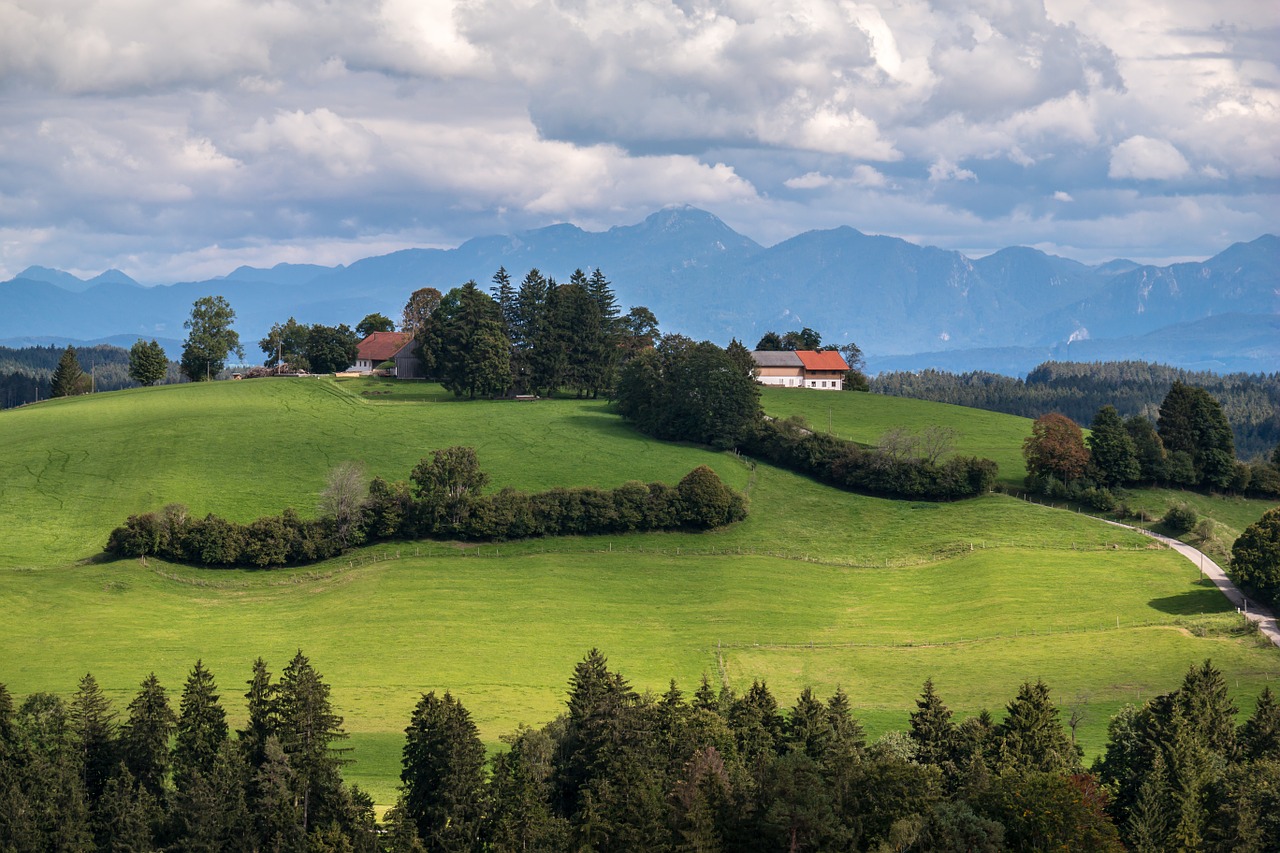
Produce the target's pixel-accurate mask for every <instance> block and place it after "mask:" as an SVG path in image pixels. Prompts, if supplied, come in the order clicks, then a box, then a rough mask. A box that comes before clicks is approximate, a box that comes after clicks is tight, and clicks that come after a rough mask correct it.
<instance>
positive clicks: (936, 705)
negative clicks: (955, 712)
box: [908, 678, 957, 772]
mask: <svg viewBox="0 0 1280 853" xmlns="http://www.w3.org/2000/svg"><path fill="white" fill-rule="evenodd" d="M908 734H909V735H910V736H911V739H912V740H913V741H915V742H916V747H917V749H916V759H917V760H918V761H919V762H920V763H921V764H929V765H933V766H935V767H941V768H943V771H944V772H947V771H948V770H949V769H952V768H953V765H954V761H955V757H956V746H957V744H956V727H955V724H954V723H952V722H951V709H950V708H948V707H947V706H946V704H944V703H943V701H942V698H941V697H940V696H938V694H937V692H936V691H935V690H934V689H933V679H932V678H929V679H926V680H925V682H924V691H923V692H922V693H921V694H920V698H919V699H917V700H916V710H914V711H912V712H911V729H910V730H909V731H908Z"/></svg>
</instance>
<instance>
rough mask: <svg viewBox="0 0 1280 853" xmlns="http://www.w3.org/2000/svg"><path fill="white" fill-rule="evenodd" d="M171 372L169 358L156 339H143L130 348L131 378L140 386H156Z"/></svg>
mask: <svg viewBox="0 0 1280 853" xmlns="http://www.w3.org/2000/svg"><path fill="white" fill-rule="evenodd" d="M168 372H169V357H168V356H167V355H165V353H164V347H162V346H160V344H158V343H157V342H156V341H155V340H154V339H152V341H151V342H150V343H147V342H146V341H143V340H141V339H139V340H137V341H134V342H133V346H132V347H130V348H129V378H130V379H132V380H133V381H134V382H137V383H138V384H139V385H155V384H156V383H157V382H159V381H160V380H162V379H164V377H165V375H166V374H167V373H168Z"/></svg>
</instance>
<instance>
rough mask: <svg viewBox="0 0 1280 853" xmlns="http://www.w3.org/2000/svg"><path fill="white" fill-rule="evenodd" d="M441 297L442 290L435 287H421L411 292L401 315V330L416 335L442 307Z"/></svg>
mask: <svg viewBox="0 0 1280 853" xmlns="http://www.w3.org/2000/svg"><path fill="white" fill-rule="evenodd" d="M441 298H442V296H441V293H440V291H438V290H436V289H435V288H434V287H420V288H418V289H417V290H415V291H414V292H413V293H411V294H410V295H409V301H408V302H406V303H405V306H404V311H403V313H402V314H401V315H400V331H402V332H408V333H410V334H411V335H413V336H415V337H416V336H417V335H418V334H419V333H420V332H421V331H422V329H423V328H424V327H425V326H426V325H427V320H429V319H430V318H431V315H432V314H434V313H435V312H436V309H437V308H439V307H440V300H441Z"/></svg>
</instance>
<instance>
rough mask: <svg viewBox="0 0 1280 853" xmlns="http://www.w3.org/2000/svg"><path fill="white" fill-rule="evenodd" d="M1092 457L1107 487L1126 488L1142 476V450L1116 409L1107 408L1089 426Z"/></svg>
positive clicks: (1090, 456) (1094, 465)
mask: <svg viewBox="0 0 1280 853" xmlns="http://www.w3.org/2000/svg"><path fill="white" fill-rule="evenodd" d="M1086 443H1087V444H1088V445H1089V458H1090V462H1091V463H1092V466H1093V471H1094V472H1095V475H1096V476H1097V478H1098V480H1099V481H1101V483H1102V485H1104V486H1123V485H1126V484H1128V483H1133V482H1136V481H1137V480H1138V478H1139V477H1140V476H1141V475H1142V469H1141V467H1140V466H1139V464H1138V450H1137V446H1136V445H1135V444H1134V442H1133V438H1132V437H1131V436H1130V435H1129V432H1128V430H1126V429H1125V425H1124V421H1122V420H1121V419H1120V413H1119V412H1117V411H1116V407H1115V406H1110V405H1108V406H1103V407H1102V408H1101V409H1099V410H1098V414H1096V415H1095V416H1094V418H1093V423H1091V424H1090V425H1089V438H1088V439H1087V441H1086Z"/></svg>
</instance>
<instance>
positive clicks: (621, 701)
mask: <svg viewBox="0 0 1280 853" xmlns="http://www.w3.org/2000/svg"><path fill="white" fill-rule="evenodd" d="M635 699H636V695H635V691H633V690H632V689H631V685H629V684H628V683H627V682H626V680H625V679H624V678H623V677H622V676H621V675H620V674H618V673H614V672H610V671H609V662H608V660H607V659H606V658H605V656H604V655H603V654H602V653H601V652H600V650H599V649H592V650H591V651H589V652H588V653H587V656H586V657H585V658H583V659H582V660H581V661H579V663H578V664H577V666H575V667H574V670H573V677H572V678H571V679H570V680H569V701H568V705H569V717H568V720H567V723H566V730H565V735H564V738H563V740H562V741H561V743H560V750H559V754H558V755H557V757H556V791H557V798H558V802H559V805H560V811H561V814H563V815H566V816H572V815H574V814H575V813H576V812H577V811H578V810H579V809H580V808H581V807H582V805H583V790H584V788H585V787H586V786H587V784H588V783H589V782H590V781H591V780H592V779H593V778H595V777H596V776H598V775H600V774H601V773H602V770H603V768H604V765H605V764H606V762H607V760H608V757H609V753H610V752H611V751H614V750H616V749H617V747H618V746H619V744H620V742H621V740H622V725H623V719H624V717H625V715H626V711H627V708H628V707H629V706H631V705H632V704H633V703H634V702H635Z"/></svg>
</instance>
